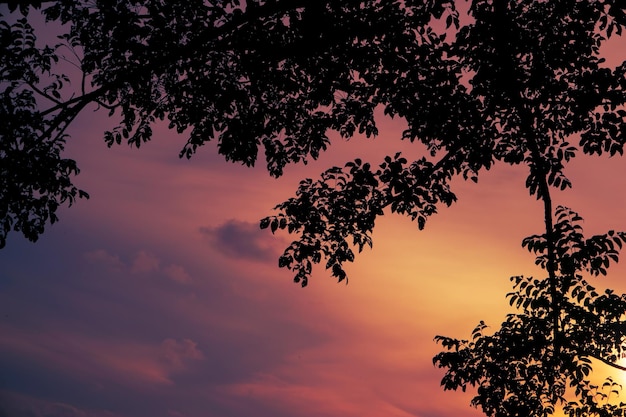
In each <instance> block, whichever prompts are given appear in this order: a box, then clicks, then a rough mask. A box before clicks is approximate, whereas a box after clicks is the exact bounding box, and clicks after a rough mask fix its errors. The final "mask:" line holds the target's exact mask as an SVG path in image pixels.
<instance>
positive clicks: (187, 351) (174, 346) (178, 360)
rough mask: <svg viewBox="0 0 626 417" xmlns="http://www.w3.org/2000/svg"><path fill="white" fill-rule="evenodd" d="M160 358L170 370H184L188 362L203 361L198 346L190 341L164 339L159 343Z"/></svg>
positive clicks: (202, 355)
mask: <svg viewBox="0 0 626 417" xmlns="http://www.w3.org/2000/svg"><path fill="white" fill-rule="evenodd" d="M160 353H161V358H162V359H163V361H164V362H165V363H166V364H167V366H168V367H169V368H170V369H172V370H178V369H185V364H186V363H187V362H188V361H190V360H201V359H204V354H203V353H202V352H201V351H200V349H198V344H197V343H196V342H194V341H193V340H191V339H183V340H181V341H178V340H176V339H165V340H164V341H163V342H162V343H161V352H160Z"/></svg>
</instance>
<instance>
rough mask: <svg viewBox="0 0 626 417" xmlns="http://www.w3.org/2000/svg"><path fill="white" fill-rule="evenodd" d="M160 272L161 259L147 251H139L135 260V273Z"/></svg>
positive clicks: (132, 268)
mask: <svg viewBox="0 0 626 417" xmlns="http://www.w3.org/2000/svg"><path fill="white" fill-rule="evenodd" d="M158 270H159V258H157V257H156V256H154V255H152V254H151V253H148V252H146V251H143V250H142V251H139V252H138V253H137V255H136V256H135V259H134V260H133V265H132V267H131V271H132V272H133V273H144V274H145V273H149V272H154V271H158Z"/></svg>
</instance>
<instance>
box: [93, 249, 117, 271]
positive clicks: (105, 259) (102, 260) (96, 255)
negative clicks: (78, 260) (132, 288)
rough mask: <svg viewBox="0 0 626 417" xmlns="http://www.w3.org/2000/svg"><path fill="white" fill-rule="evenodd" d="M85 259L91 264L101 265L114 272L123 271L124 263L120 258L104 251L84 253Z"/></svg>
mask: <svg viewBox="0 0 626 417" xmlns="http://www.w3.org/2000/svg"><path fill="white" fill-rule="evenodd" d="M85 259H87V260H88V261H89V262H92V263H98V264H103V265H105V266H106V267H108V268H110V269H112V270H114V271H121V270H122V269H124V262H122V260H121V259H120V257H119V256H117V255H111V254H110V253H109V252H107V251H106V250H104V249H97V250H94V251H91V252H87V253H85Z"/></svg>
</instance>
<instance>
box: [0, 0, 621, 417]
mask: <svg viewBox="0 0 626 417" xmlns="http://www.w3.org/2000/svg"><path fill="white" fill-rule="evenodd" d="M50 3H51V4H47V3H41V2H38V1H33V2H31V7H30V8H29V6H28V5H24V3H20V5H19V7H18V3H14V2H9V4H8V6H9V10H11V11H13V12H15V13H17V12H18V9H19V12H21V13H22V14H24V15H25V17H24V18H22V19H19V20H17V21H16V22H15V23H14V24H9V23H8V22H7V21H4V20H3V21H2V23H1V24H0V31H1V32H0V41H1V44H2V50H3V54H2V55H0V60H1V61H0V62H1V64H0V69H1V72H0V74H1V75H0V77H1V78H0V82H1V83H2V85H3V86H4V93H3V95H2V106H1V107H0V112H1V113H0V114H2V116H3V117H2V119H3V120H6V121H7V122H6V123H5V124H3V126H2V128H0V129H2V130H1V131H0V135H1V139H2V140H1V141H0V160H1V161H2V164H1V165H0V181H2V187H0V190H1V191H0V193H1V194H0V218H1V219H2V222H3V229H2V230H0V244H4V243H5V240H6V235H7V233H8V232H9V231H10V230H17V231H22V233H23V234H24V235H25V236H26V237H28V238H30V239H31V240H35V239H36V238H37V236H38V235H39V234H40V233H42V232H43V230H44V226H45V224H46V222H48V221H50V222H54V221H55V220H56V215H55V211H56V209H57V207H58V206H59V205H60V204H63V203H65V202H69V203H70V204H71V203H72V202H73V201H74V199H75V198H76V197H81V196H86V194H85V193H84V192H82V191H80V190H77V189H76V187H74V186H73V185H72V183H71V181H70V177H71V176H72V175H74V174H77V173H78V168H77V166H76V164H75V162H74V161H70V160H67V159H63V158H62V155H61V153H62V149H63V144H64V142H65V140H66V139H67V136H66V134H65V130H66V129H67V127H68V126H69V125H70V124H71V122H72V120H73V119H74V118H75V117H76V115H77V114H78V113H79V112H80V111H81V110H83V109H84V108H85V107H87V106H89V105H92V104H95V105H96V106H99V107H100V108H104V109H106V110H108V111H109V114H110V115H111V116H115V117H117V119H118V120H119V124H118V125H117V126H116V127H114V128H112V129H111V130H110V131H108V132H105V135H104V136H105V140H106V142H107V144H108V145H109V146H113V145H114V144H116V143H117V144H119V143H121V142H122V141H127V142H128V143H129V144H130V145H131V146H137V147H139V146H140V145H141V144H142V143H143V142H145V141H147V140H149V139H150V138H151V136H152V131H151V126H152V125H153V124H154V123H155V122H156V121H158V120H165V119H167V120H168V122H169V125H170V127H171V128H174V129H176V130H178V131H179V132H181V133H182V132H188V135H189V139H188V142H187V144H186V145H185V147H184V148H183V149H182V151H181V153H180V156H181V157H187V158H189V157H191V156H192V155H193V153H195V152H196V151H197V149H198V147H200V146H201V145H202V144H203V143H205V142H206V141H208V140H211V139H213V138H216V139H217V141H218V149H219V152H220V153H221V154H222V155H224V157H225V158H226V159H227V160H231V161H234V162H240V163H243V164H245V165H253V164H254V163H255V162H256V161H257V158H258V151H259V149H263V151H264V154H265V161H266V163H267V168H268V171H269V173H270V174H271V175H273V176H279V175H281V174H282V170H283V168H284V166H285V165H286V164H288V163H306V161H307V159H308V158H316V157H317V156H318V155H319V153H320V152H321V151H324V150H326V149H327V147H328V145H329V144H330V141H329V139H328V136H327V132H328V131H329V130H335V131H338V132H339V133H340V134H341V135H342V136H343V137H345V138H349V137H351V136H353V135H354V134H355V133H356V132H359V133H362V134H365V135H366V136H368V137H370V136H375V135H376V133H377V130H376V123H375V120H374V109H376V108H378V107H382V108H383V109H384V112H385V114H386V115H388V116H390V117H402V118H404V119H406V121H407V124H408V128H407V130H406V131H405V132H404V134H403V139H406V140H409V141H412V142H413V141H415V142H419V143H421V144H423V145H425V146H426V149H427V152H426V154H425V155H424V156H423V157H421V158H419V159H417V160H415V161H408V160H407V159H406V158H404V157H403V156H402V155H400V154H396V155H393V156H391V155H390V156H386V157H384V159H383V160H382V161H380V162H378V163H377V165H372V164H371V163H369V162H364V161H361V160H358V159H357V160H355V161H351V162H348V163H347V164H346V165H345V166H344V167H333V168H330V169H329V170H327V171H326V172H324V173H323V174H322V175H321V178H320V179H319V180H317V181H313V180H312V179H306V180H304V181H302V182H301V183H300V186H299V188H298V190H297V192H296V196H295V197H294V198H292V199H289V200H288V201H286V202H284V203H282V204H279V205H278V206H277V207H276V208H277V209H278V211H279V212H278V214H277V215H274V216H270V217H267V218H265V219H263V220H262V221H261V227H262V228H270V230H271V231H272V232H275V231H276V230H278V229H286V230H287V231H288V232H290V233H296V234H298V238H297V239H296V240H295V241H294V242H293V243H292V244H291V245H290V246H289V247H288V248H287V249H286V250H285V253H284V254H283V256H281V258H280V260H279V266H281V267H287V268H289V269H291V270H292V271H293V272H294V274H295V276H294V280H295V281H296V282H297V283H300V284H301V285H302V286H306V285H307V283H308V281H309V278H310V275H311V271H312V269H313V265H314V264H318V263H320V262H322V261H324V262H325V265H326V268H327V269H330V271H331V273H332V275H333V276H334V277H336V278H337V279H338V280H339V281H343V280H345V279H347V276H346V272H345V271H344V269H343V265H344V263H345V262H346V261H348V262H352V261H353V260H354V256H355V254H354V250H358V251H361V250H362V249H363V248H364V247H365V246H371V245H372V240H371V232H372V230H373V227H374V224H375V220H376V218H377V217H378V216H380V215H382V214H383V213H384V212H385V210H387V211H391V212H394V213H400V214H404V215H407V216H410V217H411V218H412V219H413V220H415V221H416V222H417V224H418V227H419V228H420V229H421V228H423V227H424V225H425V223H426V220H427V218H428V217H429V216H431V215H433V214H434V213H436V212H437V208H438V206H440V205H442V204H443V205H450V204H452V203H453V202H454V201H455V200H456V197H455V195H454V193H453V192H452V190H451V189H450V185H449V183H450V180H451V179H452V178H453V177H456V176H459V175H462V176H463V178H465V179H466V180H467V179H470V180H473V181H477V180H478V175H479V174H480V172H481V171H483V170H488V169H489V168H490V167H491V166H492V165H493V164H495V163H506V164H515V165H522V164H523V165H524V166H526V167H527V168H528V177H527V181H526V186H527V188H528V191H529V193H530V195H532V196H535V197H536V198H537V199H538V200H540V201H541V202H542V203H543V207H544V221H545V231H544V232H543V233H542V234H539V235H534V236H531V237H529V238H527V239H526V240H524V242H523V245H524V246H526V247H527V248H528V249H529V250H531V251H532V252H534V253H536V254H537V263H538V264H539V265H541V266H542V267H543V268H544V269H545V271H546V274H547V277H545V278H544V279H533V278H528V277H522V276H518V277H513V279H512V280H513V283H514V291H513V292H511V293H510V294H508V297H509V300H510V302H511V305H512V306H515V307H516V308H518V309H520V312H519V313H517V314H511V315H509V316H508V317H507V318H506V321H505V322H504V323H503V324H502V327H501V328H500V330H498V331H496V332H494V333H493V334H486V332H485V330H484V329H485V324H484V323H481V324H479V325H478V327H476V329H475V330H474V332H473V339H472V341H467V340H457V339H454V338H448V337H443V336H440V337H438V338H437V340H438V341H439V342H441V343H442V345H443V347H444V349H446V350H445V351H444V352H442V353H441V354H439V355H437V356H436V357H435V359H434V362H435V364H436V365H438V366H440V367H443V368H446V374H445V376H444V378H443V380H442V384H443V386H444V389H458V388H461V389H465V388H466V387H467V385H472V386H477V395H476V396H475V397H474V399H473V401H472V403H473V405H475V406H478V407H480V408H481V409H482V410H483V411H484V412H485V413H486V414H487V415H489V416H513V415H520V416H521V415H524V416H527V415H528V416H531V415H532V416H540V415H541V416H545V415H549V414H552V413H553V412H554V409H555V407H556V406H559V405H563V406H564V410H565V412H566V413H568V414H569V415H571V416H577V415H598V416H605V415H619V416H622V415H625V414H626V411H625V410H624V408H623V407H622V406H621V405H620V406H616V405H613V404H611V403H608V402H606V401H604V400H605V399H606V398H607V396H608V395H610V391H612V390H614V389H615V386H614V382H613V381H612V380H609V381H607V384H605V387H606V388H608V391H609V392H608V393H606V392H605V391H603V389H602V387H597V386H594V385H593V384H592V383H591V382H590V381H589V380H588V375H589V373H590V371H591V369H592V365H593V362H592V361H591V359H592V358H595V359H596V360H600V361H602V362H605V363H607V364H610V365H611V366H613V367H616V368H619V369H622V370H623V368H621V367H620V366H619V365H616V364H615V360H616V358H617V356H618V355H619V354H621V352H622V351H623V349H624V347H623V346H624V343H625V342H626V340H625V336H624V332H623V330H622V329H623V328H624V325H625V322H624V311H626V296H625V295H621V296H620V295H617V294H614V293H613V292H612V291H610V290H606V291H604V292H603V293H602V294H600V293H598V292H597V291H596V290H595V288H594V287H592V286H591V285H590V284H589V283H588V280H589V279H590V278H589V275H591V276H597V275H599V274H606V270H607V267H608V266H609V264H610V262H611V261H614V262H617V260H618V253H619V249H620V248H621V247H622V245H623V243H624V242H626V234H624V233H620V232H613V231H610V232H608V233H607V234H606V235H599V236H592V237H590V238H587V239H586V238H584V236H583V235H582V229H581V227H580V224H579V221H580V220H581V218H580V217H579V216H578V215H577V214H576V213H575V212H574V211H572V210H571V209H569V208H565V207H557V208H553V206H552V198H551V194H552V193H553V192H554V191H555V190H559V189H560V190H563V189H565V188H568V187H571V186H572V184H571V183H570V181H569V180H568V178H567V177H566V176H565V175H564V173H563V169H564V167H565V165H566V164H567V163H568V162H569V161H570V160H571V159H572V158H574V157H575V156H576V154H577V152H581V151H582V152H583V153H586V154H591V155H601V154H603V153H608V154H610V155H611V156H613V155H616V154H620V155H622V154H623V146H624V142H625V141H626V139H625V136H624V132H625V131H626V110H624V104H625V102H626V62H625V63H622V64H621V65H619V66H617V67H616V68H614V69H611V68H606V67H603V66H602V65H601V64H602V58H601V57H600V46H601V45H602V43H603V42H604V41H605V40H606V39H608V38H610V37H611V36H614V35H615V34H618V35H619V34H621V31H622V30H623V28H624V26H625V25H626V5H625V4H624V3H623V2H619V1H616V0H594V1H585V2H581V1H574V0H551V1H541V0H534V1H519V0H518V1H514V0H492V1H487V0H474V1H471V2H468V3H467V4H466V3H465V2H455V1H453V0H440V1H436V0H422V1H415V0H405V1H375V0H362V1H356V0H346V1H331V0H325V1H324V0H288V1H287V0H266V1H261V0H250V1H248V2H240V1H238V0H225V1H216V2H205V1H200V0H192V1H187V2H166V1H158V0H144V1H125V0H117V1H107V2H104V1H103V2H95V3H94V2H82V1H78V2H76V1H68V0H60V1H56V2H50ZM457 3H458V4H457ZM460 5H464V6H468V7H469V8H468V11H467V14H465V13H463V14H460V12H459V9H458V8H457V6H459V7H460ZM32 8H41V10H42V13H43V14H44V16H45V17H46V19H47V20H49V21H54V22H60V23H62V24H64V25H65V26H63V28H65V29H66V32H65V33H64V34H63V35H61V36H60V38H59V39H60V40H59V44H58V45H55V46H53V47H50V46H44V47H42V46H40V45H37V42H36V41H37V39H36V36H35V32H34V29H33V27H32V26H31V24H29V20H28V13H32ZM320 22H323V24H320ZM62 50H64V51H68V50H69V51H71V52H72V54H73V55H72V57H73V58H71V59H68V58H65V56H64V55H63V53H62V52H61V51H62ZM61 59H68V60H69V61H70V64H71V65H74V66H76V67H77V69H78V70H79V76H78V78H77V79H75V80H74V83H73V84H71V85H70V86H69V87H68V83H69V82H70V81H72V80H71V79H70V78H69V77H68V76H67V74H66V73H67V65H68V64H64V65H58V64H63V62H62V60H61ZM64 66H65V72H64ZM576 142H577V143H576ZM35 167H36V169H34V168H35ZM570 389H571V390H573V391H574V392H573V396H574V397H575V398H576V399H575V400H572V399H571V398H572V397H569V396H567V395H566V392H567V391H568V390H570Z"/></svg>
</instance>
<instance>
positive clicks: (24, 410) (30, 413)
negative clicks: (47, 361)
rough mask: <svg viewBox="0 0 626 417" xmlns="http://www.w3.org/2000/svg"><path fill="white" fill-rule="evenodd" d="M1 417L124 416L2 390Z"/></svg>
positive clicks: (0, 400) (0, 393)
mask: <svg viewBox="0 0 626 417" xmlns="http://www.w3.org/2000/svg"><path fill="white" fill-rule="evenodd" d="M0 416H1V417H122V415H121V414H117V413H112V412H110V411H104V410H96V409H83V408H79V407H76V406H74V405H71V404H66V403H62V402H55V401H48V400H44V399H41V398H35V397H31V396H29V395H25V394H21V393H16V392H12V391H0Z"/></svg>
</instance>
